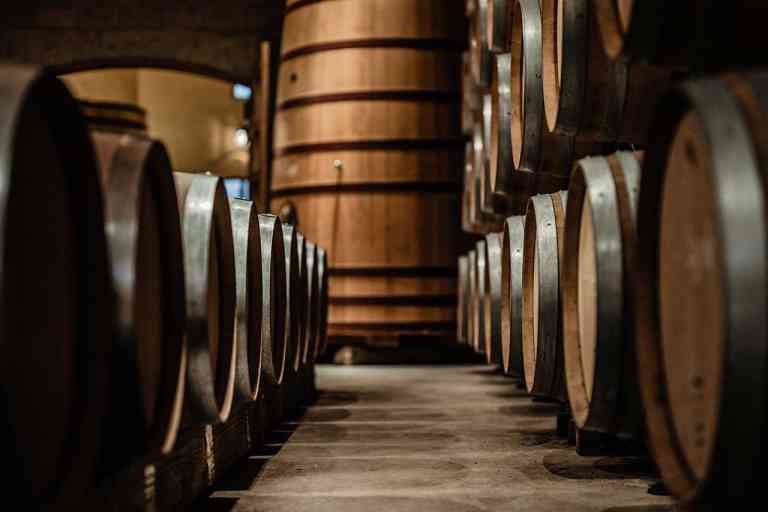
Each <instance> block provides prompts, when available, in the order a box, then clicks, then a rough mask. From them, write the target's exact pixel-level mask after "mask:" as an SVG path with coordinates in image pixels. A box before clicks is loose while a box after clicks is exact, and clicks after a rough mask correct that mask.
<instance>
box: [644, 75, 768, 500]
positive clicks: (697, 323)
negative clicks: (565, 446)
mask: <svg viewBox="0 0 768 512" xmlns="http://www.w3.org/2000/svg"><path fill="white" fill-rule="evenodd" d="M767 93H768V75H766V74H765V73H755V74H745V75H727V76H724V77H721V78H717V77H715V78H710V79H703V80H699V81H692V82H688V83H685V84H684V85H683V86H682V87H681V88H680V89H679V90H677V91H675V92H673V93H670V94H669V95H668V96H667V97H665V98H664V100H662V102H661V103H660V105H659V112H658V117H657V119H656V121H655V123H654V127H653V130H652V133H653V140H652V141H651V144H650V145H649V147H648V151H647V152H646V153H645V160H644V169H643V184H642V187H641V189H640V198H639V201H638V220H637V233H638V243H637V246H638V252H637V261H636V267H637V272H636V275H635V277H636V281H635V286H634V290H635V313H634V314H635V329H636V341H637V347H636V350H637V357H638V375H639V380H640V389H641V393H642V398H643V404H644V407H645V414H646V426H647V429H648V439H649V443H650V447H651V449H652V452H653V455H654V457H655V460H656V463H657V464H658V466H659V469H660V471H661V475H662V477H663V479H664V482H665V483H666V485H667V487H668V488H669V489H670V491H671V492H672V493H673V494H674V495H676V496H678V497H681V498H684V499H687V500H694V499H695V500H701V501H703V502H705V503H712V504H713V505H714V504H717V505H721V506H722V505H723V503H722V501H725V499H726V498H727V501H728V505H729V506H732V505H733V504H734V501H733V500H745V501H744V503H745V504H746V503H747V502H748V501H749V500H750V499H754V498H756V497H758V496H760V495H762V493H763V489H764V478H763V477H762V470H761V467H760V466H761V464H762V459H763V455H764V454H765V442H766V436H765V432H766V427H767V426H766V418H768V414H766V412H767V409H768V395H767V394H766V393H768V391H767V390H768V387H767V386H766V384H768V342H766V340H767V339H768V325H766V313H765V312H766V309H767V308H768V299H766V289H768V269H767V268H766V262H768V250H767V249H766V247H767V244H768V225H767V223H766V207H767V205H768V202H767V201H766V181H765V179H766V176H767V175H768V153H767V152H766V148H768V143H767V142H766V141H768V136H767V135H766V129H765V126H766V123H765V121H766V119H768V103H766V97H767V96H766V94H767ZM739 503H740V501H739Z"/></svg>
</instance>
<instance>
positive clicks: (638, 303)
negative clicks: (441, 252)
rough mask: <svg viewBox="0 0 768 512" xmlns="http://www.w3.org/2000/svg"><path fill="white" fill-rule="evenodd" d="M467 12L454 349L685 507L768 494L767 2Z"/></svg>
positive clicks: (564, 0)
mask: <svg viewBox="0 0 768 512" xmlns="http://www.w3.org/2000/svg"><path fill="white" fill-rule="evenodd" d="M468 7H469V8H468V13H469V16H470V19H471V26H472V29H471V30H470V38H471V41H470V55H469V58H468V65H467V66H466V69H465V76H464V81H463V83H464V86H465V89H464V103H463V105H464V128H465V130H467V132H466V134H467V136H468V138H469V140H470V141H472V144H468V146H467V159H466V172H465V189H464V202H463V208H464V210H463V212H462V219H463V227H464V229H465V230H466V231H468V232H470V233H474V234H478V235H481V236H482V238H481V239H479V240H478V241H477V243H476V245H475V246H474V247H473V250H472V251H470V252H469V253H468V254H466V255H463V256H460V257H459V267H458V268H459V280H460V282H459V287H458V293H459V298H458V303H459V308H458V310H457V314H458V319H459V321H458V330H457V334H458V338H459V340H460V341H462V342H465V343H467V344H469V345H470V346H471V347H473V348H474V349H475V350H476V351H478V352H480V353H483V354H485V357H486V359H487V361H488V362H489V363H491V364H494V365H497V366H498V368H499V369H500V371H503V372H504V373H506V374H509V375H512V376H514V377H516V378H518V379H519V381H520V383H521V385H523V386H524V387H525V388H526V389H527V390H528V391H529V392H530V393H531V394H532V395H534V396H538V397H543V398H545V399H549V400H552V401H557V402H560V403H562V404H563V407H564V409H563V410H564V411H568V414H570V416H571V418H572V422H573V424H574V425H575V427H576V431H577V432H578V433H581V434H593V433H599V435H603V436H608V437H609V438H611V439H619V440H630V441H632V442H634V443H638V444H639V445H642V446H646V447H647V449H648V451H649V453H650V454H651V455H652V456H653V458H654V460H655V462H656V465H657V466H658V468H659V471H660V474H661V477H662V478H663V481H664V483H665V484H666V487H667V488H668V489H669V490H670V492H671V493H672V494H673V495H674V496H676V497H678V498H679V499H681V500H683V501H686V502H692V503H706V504H723V503H728V504H729V505H732V504H733V503H734V502H740V500H749V499H753V498H754V497H759V493H760V491H761V484H762V482H763V478H762V477H761V476H759V475H761V474H762V473H761V470H760V468H759V464H760V461H761V458H762V457H763V456H764V454H765V453H766V444H765V443H766V442H765V439H766V436H765V431H766V428H767V427H768V323H766V311H767V310H768V224H766V212H768V198H767V197H766V176H768V137H765V136H764V133H763V132H765V131H766V128H765V125H766V122H767V121H768V100H766V98H768V73H766V72H762V71H760V70H759V69H754V66H756V65H760V64H763V63H764V62H763V61H764V60H765V43H764V42H763V41H762V40H761V39H760V38H759V37H758V36H757V33H758V32H759V31H758V30H757V27H756V26H755V25H756V24H757V23H762V20H764V19H765V15H766V14H768V5H766V4H765V3H764V2H741V3H739V5H731V4H729V5H727V6H726V5H723V4H721V3H716V2H708V1H707V2H693V1H681V2H665V1H650V0H649V1H646V0H643V1H642V2H640V1H639V0H638V1H634V2H633V1H624V0H621V1H619V0H591V1H590V0H470V1H469V2H468ZM725 69H728V70H729V73H728V74H714V73H716V72H721V71H723V70H725ZM690 77H696V78H695V79H693V78H690ZM488 98H490V100H489V102H490V103H489V104H486V105H485V106H484V101H486V100H487V99H488ZM488 115H490V116H491V118H490V121H488V120H487V116H488ZM488 127H490V129H491V133H490V135H488V134H487V133H485V132H484V131H483V130H485V129H487V128H488ZM478 133H479V135H478ZM489 140H490V145H489V146H488V145H487V144H488V141H489ZM484 144H486V146H484ZM478 151H479V152H480V153H481V156H480V157H478ZM478 183H479V184H480V185H479V186H478V185H477V184H478ZM521 184H522V185H521ZM486 221H487V222H486ZM577 437H578V436H577Z"/></svg>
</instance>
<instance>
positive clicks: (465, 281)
mask: <svg viewBox="0 0 768 512" xmlns="http://www.w3.org/2000/svg"><path fill="white" fill-rule="evenodd" d="M468 265H469V256H468V255H464V256H459V287H458V297H457V302H458V307H457V308H456V340H457V341H458V342H459V343H467V322H468V318H467V311H468V309H469V302H468V301H467V299H468V297H469V268H468Z"/></svg>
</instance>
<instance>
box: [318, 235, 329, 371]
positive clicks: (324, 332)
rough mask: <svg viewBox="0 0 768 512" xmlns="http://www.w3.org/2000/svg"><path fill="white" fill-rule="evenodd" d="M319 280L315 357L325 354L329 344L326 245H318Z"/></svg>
mask: <svg viewBox="0 0 768 512" xmlns="http://www.w3.org/2000/svg"><path fill="white" fill-rule="evenodd" d="M317 282H318V287H319V288H318V289H319V293H318V296H319V298H320V299H319V300H320V303H319V304H318V307H319V310H320V316H319V318H318V321H317V351H316V353H315V358H317V356H318V355H320V354H323V353H324V352H325V349H326V347H327V345H328V253H327V251H326V250H325V248H324V247H320V246H318V247H317Z"/></svg>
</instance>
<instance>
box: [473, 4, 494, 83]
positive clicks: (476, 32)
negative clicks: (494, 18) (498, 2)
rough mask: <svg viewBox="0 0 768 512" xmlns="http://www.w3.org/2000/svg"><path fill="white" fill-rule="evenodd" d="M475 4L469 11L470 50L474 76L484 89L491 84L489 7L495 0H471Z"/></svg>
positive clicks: (491, 56)
mask: <svg viewBox="0 0 768 512" xmlns="http://www.w3.org/2000/svg"><path fill="white" fill-rule="evenodd" d="M470 1H471V2H472V4H473V6H472V8H471V9H470V13H469V51H470V56H471V64H472V77H473V78H474V80H475V83H476V84H477V85H478V86H479V87H480V88H481V89H483V90H486V89H487V88H488V87H490V85H491V59H492V58H493V55H492V54H491V50H490V48H489V47H488V7H489V3H491V2H492V1H493V0H470Z"/></svg>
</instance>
